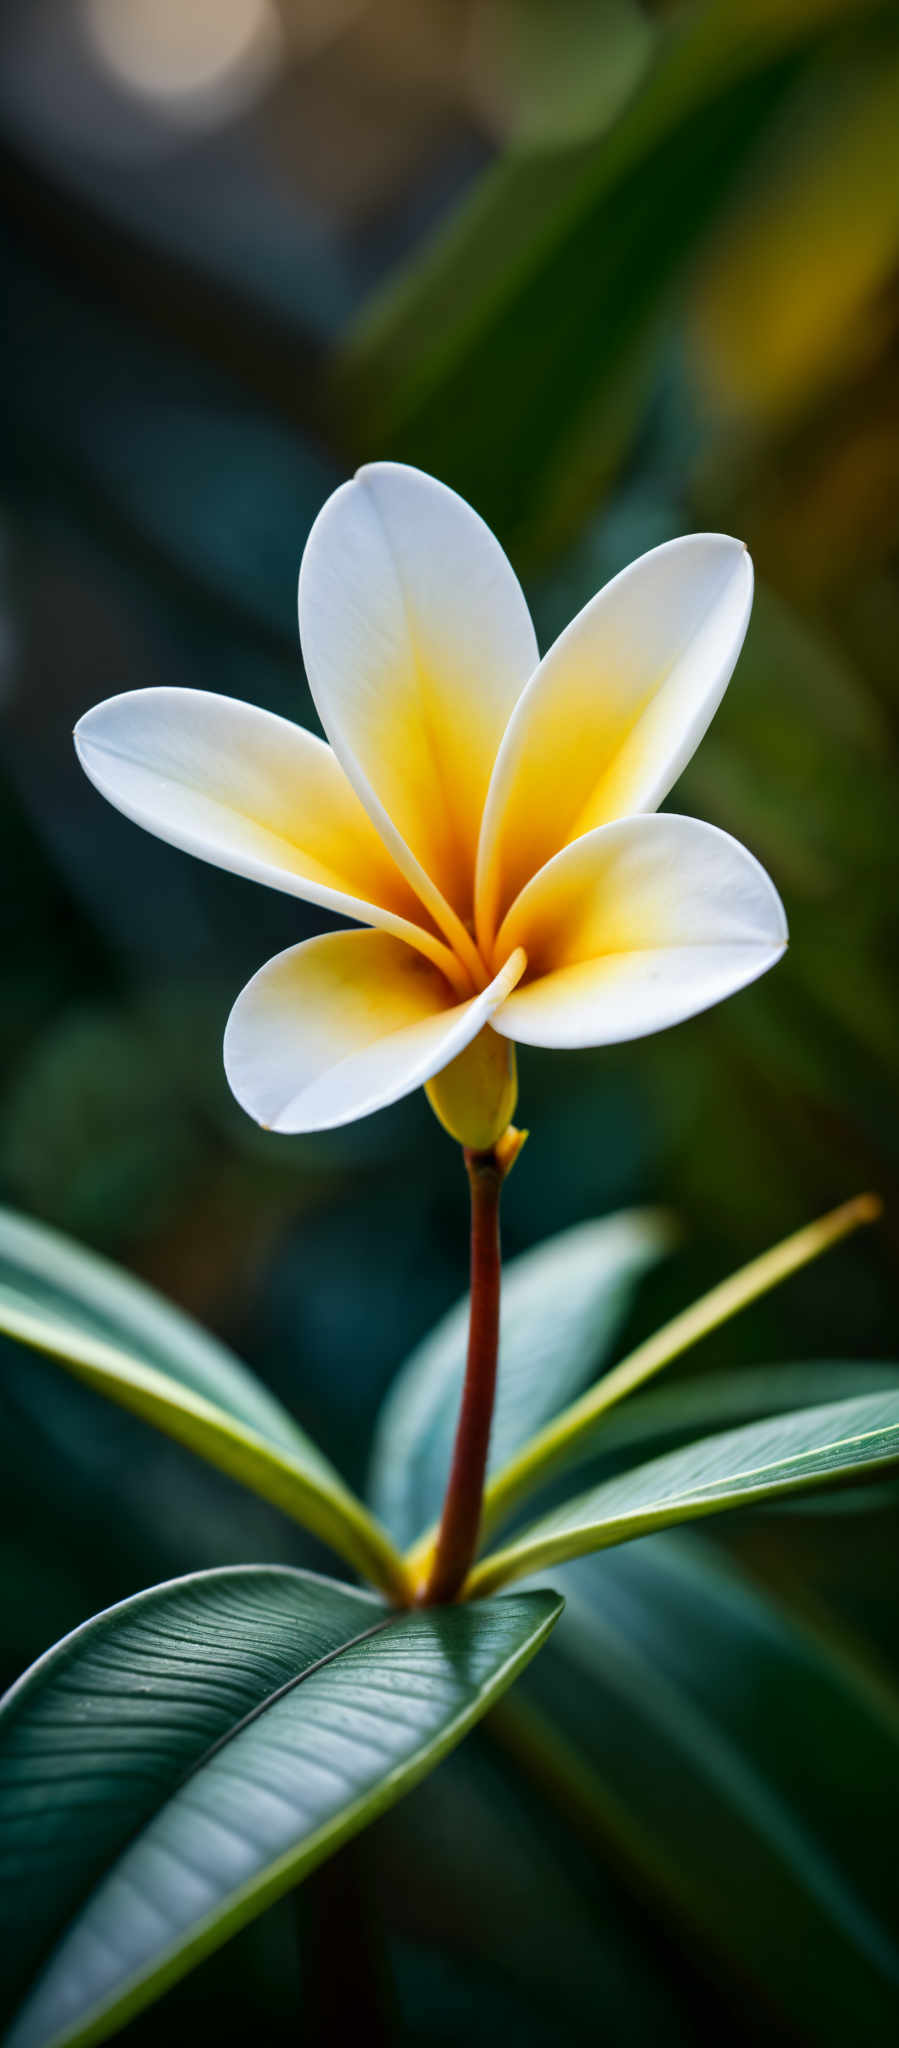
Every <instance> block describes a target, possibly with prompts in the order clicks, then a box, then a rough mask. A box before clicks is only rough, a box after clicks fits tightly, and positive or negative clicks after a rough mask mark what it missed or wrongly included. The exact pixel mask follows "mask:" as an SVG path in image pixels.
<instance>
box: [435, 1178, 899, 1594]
mask: <svg viewBox="0 0 899 2048" xmlns="http://www.w3.org/2000/svg"><path fill="white" fill-rule="evenodd" d="M881 1206H882V1205H881V1203H880V1200H879V1198H878V1197H877V1196H876V1195H871V1194H866V1195H856V1196H855V1198H854V1199H853V1200H852V1201H850V1202H843V1203H841V1204H840V1207H839V1208H837V1209H831V1210H830V1211H829V1212H828V1214H827V1215H826V1216H818V1217H816V1218H815V1220H814V1222H812V1223H806V1224H804V1225H803V1227H802V1228H801V1229H800V1230H795V1231H793V1232H792V1234H791V1236H789V1237H785V1238H784V1239H783V1240H782V1242H781V1243H780V1244H775V1245H772V1246H771V1247H770V1249H769V1250H768V1251H766V1252H762V1253H760V1254H759V1256H758V1257H757V1258H754V1259H750V1261H749V1264H748V1265H746V1266H741V1267H739V1268H738V1270H737V1272H735V1273H730V1274H729V1275H728V1277H727V1279H726V1280H720V1281H719V1282H718V1284H717V1286H716V1287H712V1288H711V1289H710V1290H709V1292H708V1294H702V1295H700V1296H699V1299H698V1300H697V1301H694V1302H691V1304H690V1306H689V1308H685V1309H681V1311H680V1313H679V1314H678V1315H676V1316H673V1317H672V1319H671V1321H670V1322H668V1323H663V1324H662V1326H661V1328H660V1329H658V1330H654V1331H653V1334H652V1336H651V1337H646V1338H644V1340H643V1342H642V1344H638V1345H637V1348H636V1350H635V1351H631V1352H630V1353H629V1355H628V1357H627V1358H622V1359H619V1361H618V1364H617V1365H615V1366H613V1367H612V1370H611V1371H610V1372H606V1373H604V1374H603V1376H602V1378H601V1379H599V1380H597V1381H596V1383H595V1385H594V1386H592V1387H589V1388H588V1389H587V1392H586V1393H584V1394H581V1395H580V1397H579V1398H578V1399H577V1400H575V1401H571V1402H569V1404H568V1406H567V1407H563V1408H561V1409H560V1410H559V1411H558V1412H553V1413H552V1415H551V1417H550V1420H549V1421H548V1422H546V1423H544V1425H543V1428H542V1429H538V1430H537V1431H536V1432H535V1434H534V1435H533V1436H531V1437H530V1438H529V1439H528V1441H527V1442H526V1443H524V1444H523V1445H522V1446H521V1448H520V1450H518V1451H516V1452H515V1453H514V1454H513V1456H512V1457H511V1458H509V1459H508V1460H507V1461H506V1463H505V1464H504V1465H503V1466H501V1467H500V1469H499V1470H498V1471H494V1472H492V1473H491V1475H490V1478H489V1481H488V1484H487V1487H486V1490H485V1493H484V1507H483V1515H482V1522H481V1537H482V1541H485V1540H486V1538H487V1537H488V1535H490V1534H491V1533H492V1532H493V1531H494V1530H495V1529H496V1528H497V1527H498V1526H499V1525H500V1524H501V1523H502V1522H504V1521H506V1520H507V1518H508V1516H509V1515H510V1514H511V1512H512V1510H513V1508H515V1507H516V1506H517V1505H518V1503H519V1502H520V1501H524V1500H526V1499H527V1498H528V1497H529V1496H530V1495H532V1494H535V1493H538V1492H539V1491H540V1490H541V1489H542V1488H543V1487H545V1486H546V1484H547V1482H548V1481H549V1480H550V1479H552V1478H553V1477H554V1476H555V1475H556V1474H557V1473H559V1472H563V1471H567V1470H570V1469H571V1468H572V1467H573V1466H576V1465H580V1464H583V1462H584V1460H585V1459H586V1458H589V1457H590V1456H591V1455H592V1453H593V1450H594V1446H595V1443H596V1439H597V1434H598V1432H600V1443H601V1442H602V1434H601V1432H602V1431H604V1429H605V1426H606V1420H607V1417H608V1414H609V1412H610V1411H613V1410H615V1409H616V1408H617V1407H619V1406H620V1404H621V1402H622V1401H624V1400H625V1398H627V1397H630V1396H631V1395H633V1394H634V1393H636V1392H637V1391H638V1390H639V1389H640V1388H642V1387H645V1385H646V1383H647V1381H649V1380H651V1379H654V1378H655V1376H656V1374H657V1373H659V1372H662V1371H664V1369H665V1367H666V1366H669V1365H670V1364H671V1363H672V1360H673V1359H675V1358H678V1357H680V1355H681V1354H682V1353H683V1352H684V1351H688V1350H689V1349H690V1347H691V1345H694V1344H698V1343H699V1342H700V1340H701V1339H702V1338H703V1337H708V1336H709V1335H710V1334H711V1332H712V1331H713V1330H717V1329H719V1328H720V1326H721V1324H722V1323H725V1322H728V1321H729V1319H730V1318H731V1317H732V1316H735V1315H738V1314H739V1313H740V1312H741V1310H743V1309H745V1308H748V1307H749V1305H750V1303H751V1302H754V1301H758V1299H759V1297H760V1296H761V1295H763V1294H767V1293H769V1292H770V1290H771V1288H772V1287H779V1286H781V1285H782V1283H783V1282H784V1281H785V1280H787V1279H789V1277H790V1275H791V1274H793V1273H797V1272H799V1270H800V1269H801V1267H803V1266H806V1265H808V1263H809V1261H810V1260H811V1259H817V1258H820V1257H821V1254H822V1253H823V1252H826V1251H829V1250H830V1248H831V1247H832V1246H833V1245H836V1244H838V1243H839V1242H840V1239H841V1238H844V1237H846V1236H848V1235H850V1234H851V1232H852V1231H853V1230H858V1229H859V1228H860V1227H861V1226H862V1225H864V1224H867V1223H873V1222H875V1221H876V1219H877V1217H878V1216H879V1215H880V1213H881ZM419 1548H420V1546H417V1547H416V1552H415V1555H414V1560H413V1562H414V1566H415V1568H416V1570H418V1569H421V1565H422V1559H421V1558H420V1557H419V1554H418V1551H419Z"/></svg>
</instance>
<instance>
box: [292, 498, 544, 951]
mask: <svg viewBox="0 0 899 2048" xmlns="http://www.w3.org/2000/svg"><path fill="white" fill-rule="evenodd" d="M299 612H300V637H301V640H302V647H303V657H304V660H305V663H306V672H307V675H308V677H309V685H310V688H311V690H312V694H313V696H314V698H315V702H316V705H317V707H318V712H319V716H320V718H321V721H322V724H323V726H324V728H325V731H326V733H327V735H328V738H329V739H330V741H331V743H332V745H333V747H334V751H335V753H336V754H337V756H338V758H339V760H340V761H341V762H342V764H343V766H344V768H345V770H346V773H347V775H348V776H349V778H350V781H351V782H352V783H353V786H354V788H355V789H356V790H357V792H358V794H359V796H360V797H361V799H362V802H363V803H364V804H365V807H366V809H367V811H368V812H369V815H370V816H371V817H372V818H373V820H374V822H375V824H376V825H377V827H378V830H379V832H380V833H381V835H382V837H383V838H384V840H385V843H386V844H387V845H389V846H390V848H391V851H392V852H393V854H394V856H395V858H396V860H397V861H398V863H399V864H400V865H401V866H402V867H403V868H404V870H405V872H406V873H407V874H408V875H409V877H410V879H411V880H412V881H413V883H414V886H415V888H416V889H418V890H420V892H421V893H422V897H423V900H424V901H425V902H426V903H427V906H428V909H429V910H431V912H432V914H433V915H434V916H435V917H436V918H437V920H438V922H441V918H442V910H441V902H440V898H442V899H443V900H444V902H445V903H446V904H449V905H450V906H452V910H453V911H454V912H455V913H456V914H457V916H458V917H459V918H461V919H463V920H464V919H470V918H471V916H472V914H473V907H474V906H473V888H474V863H475V854H476V850H477V839H478V831H479V828H480V821H481V813H482V810H483V806H484V798H485V796H486V793H487V785H488V782H489V779H490V773H491V770H492V768H493V763H494V760H495V758H496V753H497V749H498V747H499V743H500V740H501V738H502V735H503V732H504V730H505V727H506V724H507V722H508V719H509V715H510V713H511V711H512V708H513V705H514V704H515V703H516V701H517V698H518V696H519V694H520V692H521V690H522V689H523V687H524V685H525V683H526V682H527V679H528V677H529V675H531V673H532V672H533V670H534V668H535V666H536V663H537V643H536V640H535V637H534V629H533V626H532V624H531V620H530V616H529V614H528V609H527V605H526V603H525V600H524V597H523V595H522V592H521V589H520V586H519V584H518V581H517V578H516V577H515V575H514V573H513V571H512V569H511V568H510V565H509V563H508V561H507V560H506V557H505V555H504V553H503V551H502V548H501V547H500V545H499V542H498V541H497V540H496V539H495V538H494V536H493V534H492V533H491V532H490V529H489V527H487V526H485V525H484V522H483V520H482V519H479V518H478V516H477V514H476V513H475V512H473V511H472V510H471V508H470V506H468V505H466V503H465V501H464V499H462V498H459V497H457V495H456V493H455V491H451V490H448V489H447V487H446V486H445V485H444V484H440V483H437V482H435V480H434V479H433V477H429V476H425V475H424V474H423V473H422V472H421V471H420V470H417V469H409V468H406V467H405V466H404V465H403V464H401V463H394V462H378V463H372V464H370V465H369V466H368V467H367V468H365V469H361V470H360V471H359V472H358V475H357V476H356V477H355V478H354V479H353V481H352V482H351V483H347V484H343V485H342V486H341V488H340V490H338V491H335V493H334V495H333V497H331V498H329V500H328V502H327V504H326V505H325V506H324V507H323V509H322V511H321V512H320V513H319V515H318V518H317V519H316V521H315V525H314V526H313V528H312V532H311V533H310V535H309V540H308V542H307V545H306V551H305V554H304V556H303V562H302V568H301V570H300V588H299ZM438 892H439V894H438ZM443 922H444V928H446V921H445V918H444V919H443ZM453 936H454V938H455V937H457V933H456V932H455V930H454V932H453Z"/></svg>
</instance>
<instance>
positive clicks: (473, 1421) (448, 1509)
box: [418, 1146, 504, 1607]
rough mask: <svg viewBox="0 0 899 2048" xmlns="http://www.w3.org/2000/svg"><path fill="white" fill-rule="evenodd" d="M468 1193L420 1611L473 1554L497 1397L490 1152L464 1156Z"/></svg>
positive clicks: (495, 1174) (498, 1170)
mask: <svg viewBox="0 0 899 2048" xmlns="http://www.w3.org/2000/svg"><path fill="white" fill-rule="evenodd" d="M464 1159H465V1166H466V1171H467V1173H468V1184H469V1187H470V1189H471V1306H470V1310H469V1323H468V1357H467V1361H466V1366H465V1384H464V1387H463V1389H462V1402H461V1406H460V1409H459V1421H458V1424H457V1427H456V1441H455V1444H454V1447H453V1458H452V1464H451V1466H450V1475H449V1480H448V1483H447V1489H446V1496H445V1498H444V1503H443V1514H442V1517H441V1521H440V1529H439V1532H438V1536H437V1543H436V1546H435V1550H434V1557H433V1563H432V1565H431V1568H430V1570H429V1572H428V1574H427V1577H426V1578H425V1580H424V1583H423V1586H422V1589H421V1591H420V1593H419V1596H418V1597H419V1600H420V1602H421V1604H422V1606H425V1607H432V1606H437V1605H439V1604H440V1603H442V1602H445V1601H449V1600H455V1598H456V1595H457V1593H458V1592H459V1591H460V1589H461V1587H462V1586H463V1585H464V1583H465V1580H466V1579H467V1577H468V1573H469V1570H470V1568H471V1566H472V1564H473V1563H474V1560H475V1557H476V1556H477V1551H478V1542H479V1538H480V1528H481V1506H482V1501H483V1497H484V1480H485V1477H486V1473H487V1453H488V1450H489V1448H490V1428H491V1424H492V1422H493V1408H494V1402H495V1400H496V1364H497V1355H498V1351H499V1301H500V1287H501V1276H502V1257H501V1251H500V1235H499V1198H500V1190H501V1188H502V1184H503V1179H504V1171H503V1165H502V1162H501V1160H500V1158H499V1157H498V1155H497V1150H496V1148H495V1147H494V1148H492V1149H491V1150H490V1151H489V1152H473V1151H471V1150H470V1149H469V1148H468V1147H467V1146H466V1148H465V1151H464Z"/></svg>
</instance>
